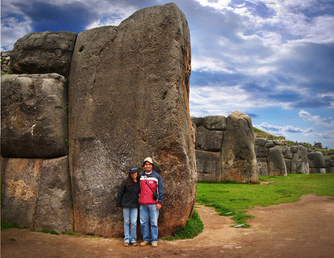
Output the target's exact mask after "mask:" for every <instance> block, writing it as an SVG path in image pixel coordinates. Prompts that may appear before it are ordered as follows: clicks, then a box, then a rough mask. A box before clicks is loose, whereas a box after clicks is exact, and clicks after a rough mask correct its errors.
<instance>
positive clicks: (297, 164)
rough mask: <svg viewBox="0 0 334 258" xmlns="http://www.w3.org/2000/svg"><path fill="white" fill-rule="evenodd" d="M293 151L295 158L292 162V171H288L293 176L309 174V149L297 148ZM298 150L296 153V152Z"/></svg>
mask: <svg viewBox="0 0 334 258" xmlns="http://www.w3.org/2000/svg"><path fill="white" fill-rule="evenodd" d="M296 147H297V148H294V149H292V148H291V149H292V153H293V157H292V160H291V169H290V170H288V171H289V173H292V174H309V163H308V158H307V148H306V147H304V146H296ZM295 149H296V151H295Z"/></svg>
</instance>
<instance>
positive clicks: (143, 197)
mask: <svg viewBox="0 0 334 258" xmlns="http://www.w3.org/2000/svg"><path fill="white" fill-rule="evenodd" d="M139 178H140V198H139V202H140V204H141V205H151V204H157V203H162V201H163V194H164V190H163V182H162V178H161V176H160V175H159V174H158V173H157V172H155V171H154V170H153V171H152V172H151V173H150V174H149V175H146V174H145V172H144V173H142V174H141V175H140V177H139ZM154 192H158V200H153V193H154Z"/></svg>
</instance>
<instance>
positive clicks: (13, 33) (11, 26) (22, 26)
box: [1, 17, 31, 51]
mask: <svg viewBox="0 0 334 258" xmlns="http://www.w3.org/2000/svg"><path fill="white" fill-rule="evenodd" d="M30 24H31V23H30V22H29V21H23V22H20V21H18V19H16V18H14V17H9V18H2V21H1V35H6V37H1V51H4V50H12V49H13V47H14V43H15V42H16V40H17V39H19V38H21V37H23V36H24V35H26V34H28V33H29V32H31V26H30Z"/></svg>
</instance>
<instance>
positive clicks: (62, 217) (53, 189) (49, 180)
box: [1, 157, 73, 233]
mask: <svg viewBox="0 0 334 258" xmlns="http://www.w3.org/2000/svg"><path fill="white" fill-rule="evenodd" d="M1 163H2V166H1V167H2V171H1V172H2V177H3V178H2V179H3V183H2V188H1V206H2V209H1V219H2V221H3V222H11V223H15V224H18V225H20V226H26V227H29V228H31V229H35V230H42V229H45V230H48V229H49V230H54V231H56V232H59V233H62V232H65V231H70V230H73V227H72V226H73V223H72V222H73V221H72V218H73V211H72V206H71V189H70V176H69V169H68V158H67V157H62V158H58V159H50V160H43V159H2V161H1Z"/></svg>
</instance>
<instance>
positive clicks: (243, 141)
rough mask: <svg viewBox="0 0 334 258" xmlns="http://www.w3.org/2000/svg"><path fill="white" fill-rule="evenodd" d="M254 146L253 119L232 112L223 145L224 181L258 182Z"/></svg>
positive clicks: (228, 118)
mask: <svg viewBox="0 0 334 258" xmlns="http://www.w3.org/2000/svg"><path fill="white" fill-rule="evenodd" d="M254 144H255V140H254V130H253V125H252V121H251V118H250V117H249V116H247V115H245V114H243V113H241V112H239V111H234V112H232V113H231V114H230V115H229V116H228V117H227V119H226V132H225V135H224V141H223V145H222V180H228V181H237V182H258V179H259V174H258V168H257V161H256V155H255V148H254Z"/></svg>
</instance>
